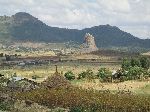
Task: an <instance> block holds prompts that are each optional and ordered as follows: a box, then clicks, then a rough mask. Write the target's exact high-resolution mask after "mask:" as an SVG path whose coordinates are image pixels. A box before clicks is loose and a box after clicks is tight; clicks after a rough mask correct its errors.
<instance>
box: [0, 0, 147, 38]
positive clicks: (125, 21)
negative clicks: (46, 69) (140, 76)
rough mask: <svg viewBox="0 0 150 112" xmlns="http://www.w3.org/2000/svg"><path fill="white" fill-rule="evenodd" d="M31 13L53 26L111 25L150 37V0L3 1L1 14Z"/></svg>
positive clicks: (79, 27) (139, 35)
mask: <svg viewBox="0 0 150 112" xmlns="http://www.w3.org/2000/svg"><path fill="white" fill-rule="evenodd" d="M16 12H28V13H30V14H31V15H33V16H35V17H37V18H39V20H42V21H43V22H45V23H46V24H48V25H49V26H59V27H65V28H78V29H82V28H85V27H91V26H95V25H103V24H110V25H113V26H118V27H119V28H120V29H122V30H124V31H127V32H129V33H131V34H133V35H135V36H137V37H140V38H150V0H0V15H13V14H15V13H16Z"/></svg>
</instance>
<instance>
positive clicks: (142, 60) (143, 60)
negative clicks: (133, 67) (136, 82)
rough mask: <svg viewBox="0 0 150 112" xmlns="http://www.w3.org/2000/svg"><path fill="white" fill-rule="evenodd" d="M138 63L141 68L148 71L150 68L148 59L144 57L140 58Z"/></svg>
mask: <svg viewBox="0 0 150 112" xmlns="http://www.w3.org/2000/svg"><path fill="white" fill-rule="evenodd" d="M140 63H141V67H142V68H144V69H149V66H150V61H149V59H148V58H146V57H141V58H140Z"/></svg>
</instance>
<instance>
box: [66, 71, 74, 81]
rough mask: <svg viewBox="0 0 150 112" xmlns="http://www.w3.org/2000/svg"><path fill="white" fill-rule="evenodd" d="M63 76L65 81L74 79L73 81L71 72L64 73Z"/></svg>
mask: <svg viewBox="0 0 150 112" xmlns="http://www.w3.org/2000/svg"><path fill="white" fill-rule="evenodd" d="M64 76H65V78H66V79H67V80H74V79H75V75H74V74H73V72H72V71H68V72H66V73H65V75H64Z"/></svg>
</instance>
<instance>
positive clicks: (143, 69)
mask: <svg viewBox="0 0 150 112" xmlns="http://www.w3.org/2000/svg"><path fill="white" fill-rule="evenodd" d="M149 67H150V61H149V59H148V58H146V57H140V58H132V59H123V62H122V66H121V69H118V70H117V71H115V72H114V73H112V71H110V70H109V69H108V68H100V69H99V70H98V72H97V73H96V74H94V72H93V71H92V70H89V69H88V70H86V71H83V72H81V73H79V74H78V76H77V79H88V80H93V79H100V81H101V82H112V81H115V80H116V81H126V80H136V79H141V78H144V79H147V78H149V77H150V71H149ZM64 76H65V78H66V79H67V80H74V79H76V77H75V76H76V75H75V74H74V73H73V72H72V71H68V72H66V73H65V75H64Z"/></svg>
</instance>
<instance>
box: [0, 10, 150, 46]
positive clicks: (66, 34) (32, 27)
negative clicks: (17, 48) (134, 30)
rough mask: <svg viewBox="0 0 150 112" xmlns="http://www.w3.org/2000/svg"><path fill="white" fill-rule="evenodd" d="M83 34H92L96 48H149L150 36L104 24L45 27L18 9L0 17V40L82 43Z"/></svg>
mask: <svg viewBox="0 0 150 112" xmlns="http://www.w3.org/2000/svg"><path fill="white" fill-rule="evenodd" d="M86 33H90V34H92V35H93V36H94V37H95V40H96V45H97V46H98V47H112V46H113V47H129V46H130V47H142V48H150V39H140V38H138V37H135V36H133V35H131V34H130V33H127V32H125V31H122V30H120V29H119V28H118V27H116V26H111V25H108V24H107V25H98V26H93V27H90V28H84V29H81V30H78V29H68V28H59V27H52V26H48V25H46V24H45V23H43V22H42V21H40V20H39V19H38V18H36V17H34V16H32V15H30V14H29V13H26V12H18V13H16V14H15V15H12V16H11V17H9V16H0V39H2V40H6V41H7V39H8V40H11V41H37V42H41V41H42V42H67V41H75V42H79V43H82V42H83V41H84V38H83V37H84V35H85V34H86Z"/></svg>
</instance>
